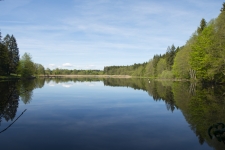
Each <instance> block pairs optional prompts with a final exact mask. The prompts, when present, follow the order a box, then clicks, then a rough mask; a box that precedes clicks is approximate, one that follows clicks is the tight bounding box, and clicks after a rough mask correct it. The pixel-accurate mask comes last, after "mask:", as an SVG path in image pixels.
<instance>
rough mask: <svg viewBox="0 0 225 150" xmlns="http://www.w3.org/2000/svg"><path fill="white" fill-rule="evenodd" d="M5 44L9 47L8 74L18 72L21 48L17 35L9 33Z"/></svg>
mask: <svg viewBox="0 0 225 150" xmlns="http://www.w3.org/2000/svg"><path fill="white" fill-rule="evenodd" d="M3 44H4V45H5V46H6V47H7V48H8V58H9V62H8V70H7V74H8V75H9V74H10V73H16V70H17V67H18V65H19V48H18V46H17V42H16V39H15V37H14V36H13V35H12V36H10V35H9V34H7V35H6V36H5V38H4V41H3Z"/></svg>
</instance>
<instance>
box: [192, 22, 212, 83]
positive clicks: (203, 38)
mask: <svg viewBox="0 0 225 150" xmlns="http://www.w3.org/2000/svg"><path fill="white" fill-rule="evenodd" d="M213 32H214V26H213V24H211V25H209V26H208V27H206V28H205V29H204V30H203V31H202V33H201V34H200V35H199V36H198V37H197V39H196V42H195V43H194V44H193V45H192V51H191V57H190V65H191V68H193V69H194V70H195V71H196V75H197V78H199V79H201V80H207V79H210V76H209V74H207V71H208V69H209V67H211V66H210V61H213V60H212V58H210V56H209V53H210V51H211V49H212V45H213ZM211 79H212V77H211Z"/></svg>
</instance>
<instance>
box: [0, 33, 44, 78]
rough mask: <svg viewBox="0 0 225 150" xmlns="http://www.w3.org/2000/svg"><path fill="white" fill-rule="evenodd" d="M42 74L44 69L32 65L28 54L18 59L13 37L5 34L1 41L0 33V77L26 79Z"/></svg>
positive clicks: (17, 49)
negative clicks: (17, 76) (12, 76)
mask: <svg viewBox="0 0 225 150" xmlns="http://www.w3.org/2000/svg"><path fill="white" fill-rule="evenodd" d="M42 73H44V67H43V66H42V65H41V64H37V63H34V62H33V61H32V58H31V55H30V54H28V53H25V54H24V55H23V56H22V58H21V59H20V55H19V48H18V46H17V42H16V38H15V37H14V36H13V35H11V36H10V35H9V34H7V35H6V36H5V37H4V38H3V40H2V39H1V32H0V75H3V76H9V75H11V74H17V75H21V77H25V78H27V77H31V76H33V75H38V74H42Z"/></svg>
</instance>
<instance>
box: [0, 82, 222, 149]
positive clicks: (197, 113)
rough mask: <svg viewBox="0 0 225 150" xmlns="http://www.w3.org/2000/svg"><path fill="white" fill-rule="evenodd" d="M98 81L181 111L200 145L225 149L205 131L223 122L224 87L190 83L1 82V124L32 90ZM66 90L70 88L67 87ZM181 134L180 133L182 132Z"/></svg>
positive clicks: (170, 109) (214, 136)
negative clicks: (142, 94)
mask: <svg viewBox="0 0 225 150" xmlns="http://www.w3.org/2000/svg"><path fill="white" fill-rule="evenodd" d="M93 81H101V82H103V83H104V86H111V87H112V86H113V87H127V88H133V89H135V90H143V91H146V92H147V93H148V94H149V96H151V97H153V99H154V100H155V101H157V102H158V101H161V102H164V103H165V109H167V110H168V111H170V112H171V113H173V114H174V112H175V110H180V111H181V112H182V114H183V116H184V118H185V120H186V122H187V123H188V124H189V127H190V129H191V130H192V131H193V132H194V133H195V135H196V136H197V137H198V141H199V143H200V144H201V145H202V144H204V143H207V144H208V145H209V146H210V147H213V148H214V149H224V148H225V147H224V144H223V142H221V141H223V138H218V136H217V135H219V134H216V133H215V132H212V133H211V134H210V135H211V136H209V133H208V129H209V127H211V126H212V124H216V123H218V122H225V118H224V113H225V110H224V106H225V97H224V95H225V87H224V86H215V85H213V86H212V85H207V86H205V85H204V86H203V85H199V84H197V83H190V82H168V81H164V82H159V81H151V82H150V83H149V81H148V80H147V79H134V78H130V79H118V78H104V79H100V78H68V79H67V78H60V79H59V78H54V79H38V80H30V81H28V82H24V81H19V82H4V83H0V94H1V101H0V122H2V120H3V119H5V120H6V121H7V122H8V121H13V120H15V115H16V112H17V108H18V101H19V100H20V99H21V100H22V101H23V103H25V104H28V103H30V102H31V100H32V95H33V90H34V89H35V88H42V87H43V86H44V84H45V83H47V84H50V85H53V84H52V83H55V84H59V83H61V84H62V85H63V86H65V87H71V85H72V84H71V83H77V82H90V83H91V82H93ZM68 89H69V88H68ZM181 134H182V133H181Z"/></svg>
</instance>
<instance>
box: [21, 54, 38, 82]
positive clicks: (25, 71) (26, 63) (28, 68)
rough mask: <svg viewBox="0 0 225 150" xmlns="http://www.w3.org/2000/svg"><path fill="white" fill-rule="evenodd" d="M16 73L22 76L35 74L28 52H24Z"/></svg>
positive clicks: (27, 76) (26, 76)
mask: <svg viewBox="0 0 225 150" xmlns="http://www.w3.org/2000/svg"><path fill="white" fill-rule="evenodd" d="M18 73H20V74H21V76H22V77H24V78H29V77H32V75H34V74H35V67H34V63H33V61H32V57H31V55H30V54H28V53H25V54H24V55H23V56H22V58H21V60H20V63H19V67H18Z"/></svg>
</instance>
